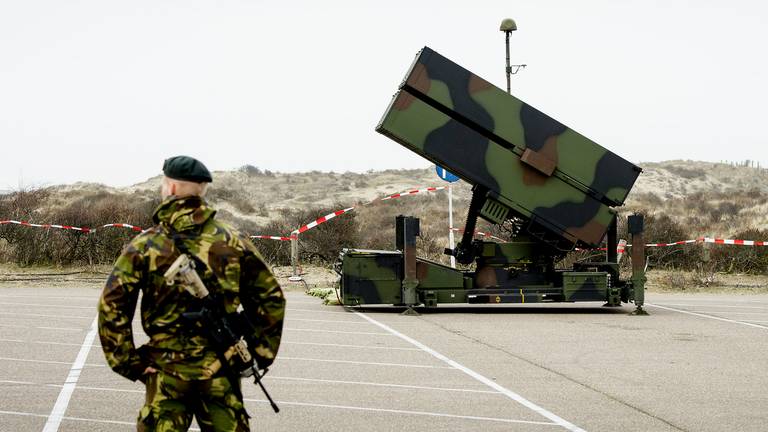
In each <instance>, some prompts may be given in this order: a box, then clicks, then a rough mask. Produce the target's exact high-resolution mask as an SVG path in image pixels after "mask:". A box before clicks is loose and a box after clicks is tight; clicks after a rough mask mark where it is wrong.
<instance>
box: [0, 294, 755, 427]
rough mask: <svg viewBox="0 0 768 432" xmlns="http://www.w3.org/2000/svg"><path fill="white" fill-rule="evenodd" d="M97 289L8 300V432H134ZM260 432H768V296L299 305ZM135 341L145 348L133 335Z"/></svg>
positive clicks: (2, 408) (132, 388) (2, 309)
mask: <svg viewBox="0 0 768 432" xmlns="http://www.w3.org/2000/svg"><path fill="white" fill-rule="evenodd" d="M98 295H99V290H96V289H85V288H84V289H63V288H3V289H0V389H1V390H2V391H1V392H0V431H36V430H46V431H54V430H60V431H102V430H103V431H117V430H133V429H134V428H135V423H134V422H135V417H136V414H137V412H138V409H139V408H140V406H141V404H142V403H143V399H144V395H143V388H142V386H141V384H140V383H132V382H129V381H127V380H125V379H123V378H121V377H119V376H118V375H116V374H115V373H113V372H111V371H110V370H109V368H107V367H106V364H105V361H104V359H103V355H102V353H101V349H100V347H99V345H98V337H96V335H95V331H94V327H93V325H94V318H95V303H96V300H97V298H98ZM287 296H288V313H287V318H286V324H285V332H284V341H283V345H282V347H281V351H280V355H279V357H278V361H277V362H276V364H275V366H274V367H273V368H272V369H271V370H270V372H269V374H268V375H267V377H266V378H265V381H264V382H265V384H266V386H267V388H268V389H269V390H270V392H271V393H272V396H273V398H274V399H275V400H276V401H277V403H278V405H279V406H280V408H281V412H280V413H279V414H274V413H273V412H272V410H271V409H270V407H269V405H268V404H267V403H266V399H265V398H264V396H263V394H262V393H261V391H260V390H259V389H258V387H256V386H255V385H252V384H250V383H246V384H245V386H244V387H245V388H244V395H245V398H246V403H247V407H248V410H249V412H250V413H251V415H252V417H253V420H252V421H253V424H252V425H253V429H254V430H286V431H287V430H291V431H294V430H334V431H339V430H341V431H346V430H349V431H353V430H354V431H360V430H366V431H368V430H373V431H389V430H419V431H438V430H439V431H445V430H457V431H471V430H483V431H496V430H499V431H502V430H503V431H509V430H515V431H518V430H519V431H550V430H574V431H578V430H589V431H614V430H637V431H655V430H659V431H666V430H685V431H699V430H712V431H720V430H740V431H751V430H755V431H758V430H765V423H766V420H768V412H766V411H768V410H766V407H768V378H767V377H766V374H765V364H766V360H768V349H766V343H765V342H766V338H768V296H766V295H750V296H746V295H745V296H733V295H731V296H728V295H714V294H712V295H670V294H650V295H649V298H648V299H649V302H650V304H649V306H648V310H649V311H650V312H651V314H652V315H651V316H649V317H629V316H627V312H629V311H630V310H631V308H630V307H624V308H620V309H607V308H601V307H600V305H599V304H591V303H589V304H564V305H545V306H541V305H526V306H515V307H503V308H488V307H469V306H462V307H456V306H453V307H444V308H443V307H441V308H439V309H438V310H437V311H434V312H428V313H423V314H421V315H420V316H417V317H413V316H403V315H401V314H399V311H398V310H396V309H392V308H367V309H362V310H355V311H349V310H345V309H344V308H341V307H338V306H323V305H322V304H321V303H320V300H319V299H316V298H314V297H309V296H306V295H304V294H303V293H302V292H297V291H290V292H288V293H287ZM136 328H137V335H140V336H137V341H138V342H139V343H141V342H142V341H143V339H142V338H143V337H144V336H143V334H142V333H141V330H140V325H139V324H138V322H137V323H136Z"/></svg>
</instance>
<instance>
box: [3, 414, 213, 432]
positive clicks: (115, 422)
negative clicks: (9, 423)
mask: <svg viewBox="0 0 768 432" xmlns="http://www.w3.org/2000/svg"><path fill="white" fill-rule="evenodd" d="M0 415H15V416H21V417H48V415H46V414H35V413H27V412H19V411H0ZM62 420H68V421H79V422H88V423H105V424H114V425H128V426H134V427H135V426H136V422H126V421H119V420H100V419H92V418H83V417H62ZM189 430H191V431H199V430H200V429H198V428H196V427H191V428H189Z"/></svg>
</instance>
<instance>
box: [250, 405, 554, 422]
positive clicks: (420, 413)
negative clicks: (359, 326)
mask: <svg viewBox="0 0 768 432" xmlns="http://www.w3.org/2000/svg"><path fill="white" fill-rule="evenodd" d="M245 400H246V401H247V402H258V403H269V401H267V400H262V399H245ZM277 403H278V404H280V405H294V406H305V407H313V408H333V409H341V410H349V411H368V412H384V413H392V414H408V415H417V416H429V417H447V418H453V419H462V420H481V421H491V422H501V423H518V424H520V423H522V424H532V425H544V426H559V425H558V424H557V423H549V422H537V421H530V420H516V419H505V418H496V417H479V416H464V415H457V414H444V413H437V412H428V411H407V410H397V409H388V408H368V407H358V406H349V405H330V404H317V403H305V402H288V401H277Z"/></svg>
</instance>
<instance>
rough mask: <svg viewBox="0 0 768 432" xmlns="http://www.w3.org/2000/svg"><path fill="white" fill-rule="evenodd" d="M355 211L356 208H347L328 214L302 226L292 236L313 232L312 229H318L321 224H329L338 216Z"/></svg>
mask: <svg viewBox="0 0 768 432" xmlns="http://www.w3.org/2000/svg"><path fill="white" fill-rule="evenodd" d="M354 209H355V208H354V207H349V208H345V209H343V210H336V211H335V212H333V213H329V214H327V215H325V216H323V217H319V218H317V219H315V220H314V221H312V222H310V223H308V224H306V225H302V226H301V227H300V228H299V229H297V230H294V231H293V232H292V233H291V234H301V233H303V232H306V231H308V230H311V229H312V228H314V227H316V226H318V225H320V224H323V223H325V222H328V221H329V220H331V219H333V218H335V217H336V216H341V215H343V214H344V213H349V212H351V211H352V210H354Z"/></svg>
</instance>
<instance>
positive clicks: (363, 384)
mask: <svg viewBox="0 0 768 432" xmlns="http://www.w3.org/2000/svg"><path fill="white" fill-rule="evenodd" d="M264 380H265V381H270V380H284V381H305V382H317V383H328V384H351V385H362V386H373V387H392V388H406V389H416V390H434V391H441V392H442V391H449V392H460V393H489V394H499V392H497V391H491V390H472V389H457V388H446V387H429V386H417V385H406V384H388V383H375V382H368V381H343V380H329V379H316V378H294V377H284V376H270V377H264ZM81 388H82V387H81Z"/></svg>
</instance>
